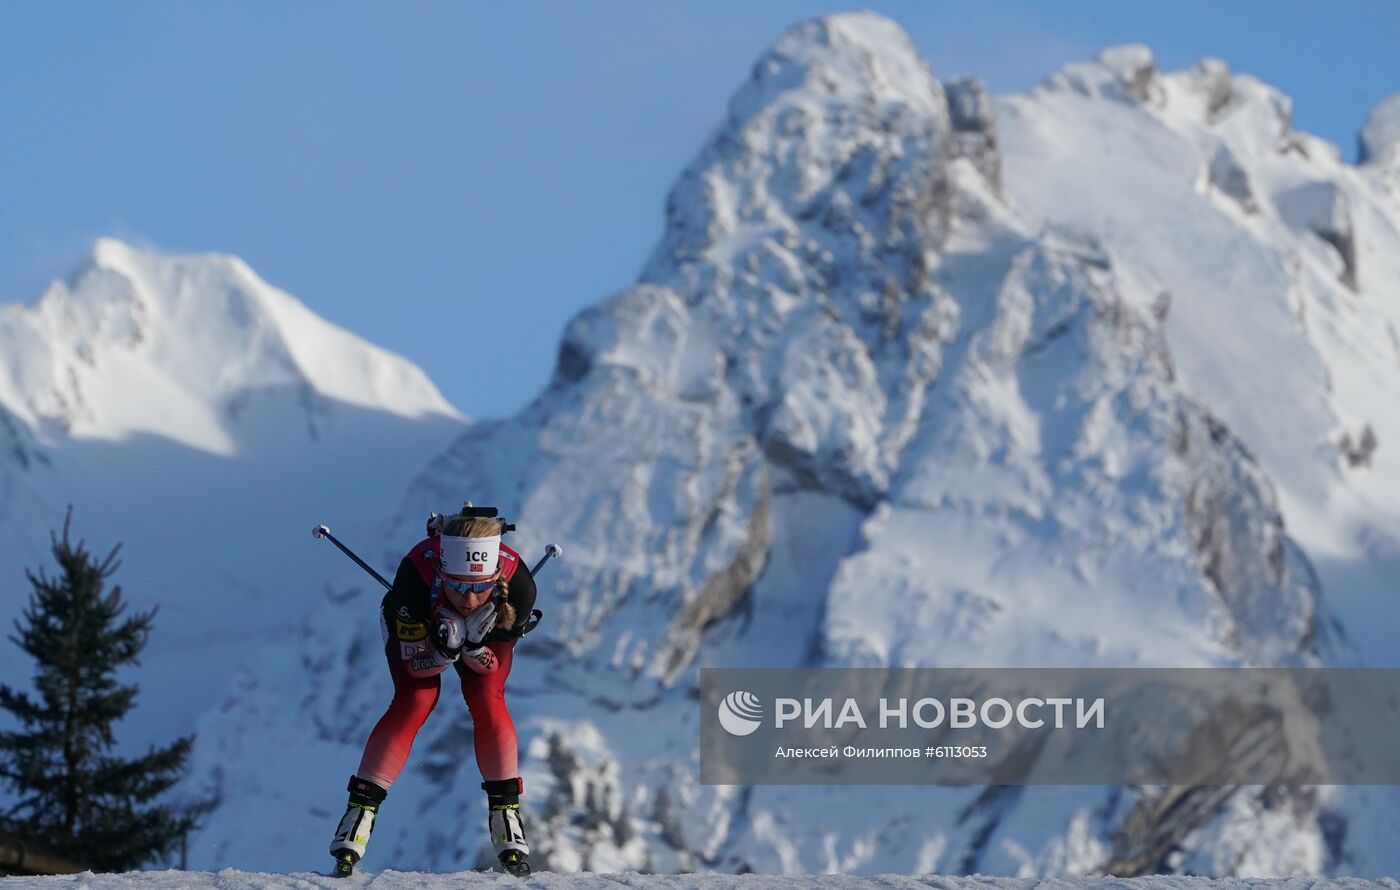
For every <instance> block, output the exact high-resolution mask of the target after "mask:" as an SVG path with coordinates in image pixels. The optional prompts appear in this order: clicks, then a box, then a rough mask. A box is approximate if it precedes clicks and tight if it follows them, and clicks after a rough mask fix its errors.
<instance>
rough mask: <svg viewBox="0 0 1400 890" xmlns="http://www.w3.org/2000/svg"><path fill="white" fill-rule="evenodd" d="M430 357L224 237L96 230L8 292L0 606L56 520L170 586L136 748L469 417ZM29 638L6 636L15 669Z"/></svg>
mask: <svg viewBox="0 0 1400 890" xmlns="http://www.w3.org/2000/svg"><path fill="white" fill-rule="evenodd" d="M462 423H463V420H462V418H461V417H460V415H458V413H457V412H456V411H455V410H454V409H453V408H452V407H451V406H450V405H448V404H447V403H446V402H445V401H443V399H442V397H441V395H440V394H439V393H438V392H437V389H436V388H435V387H434V386H433V385H432V383H431V382H430V381H429V380H428V378H427V376H426V375H425V374H424V373H423V372H422V370H420V369H418V368H416V367H414V366H413V365H411V364H410V363H408V362H406V361H404V360H403V359H402V358H399V357H397V356H393V355H390V354H389V353H386V352H384V351H383V350H381V349H379V348H377V347H374V346H372V345H370V344H368V343H365V342H364V341H363V340H360V339H359V338H357V337H355V336H353V335H351V334H349V333H347V332H346V331H343V330H340V329H338V328H336V327H334V326H333V325H331V324H329V323H328V322H326V321H325V320H323V319H320V318H318V317H317V316H315V315H314V314H312V313H311V312H309V311H308V310H307V309H306V308H305V307H304V306H302V305H301V304H300V303H298V302H297V301H296V300H295V299H294V298H293V297H291V296H290V295H288V294H286V293H284V292H282V291H280V290H277V289H276V288H274V287H272V286H270V285H268V284H267V283H266V282H264V281H262V280H261V279H259V278H258V277H257V276H256V275H255V274H254V273H253V272H252V270H250V269H249V268H248V266H247V265H246V264H244V263H243V262H242V261H240V260H238V259H236V258H233V257H227V256H163V255H158V254H154V253H150V252H145V251H141V250H137V249H135V248H132V247H130V246H128V245H125V244H123V243H120V242H118V241H114V240H110V239H104V240H101V241H98V242H97V243H96V244H95V246H94V247H93V250H92V252H91V255H90V256H89V258H88V259H87V261H86V262H85V263H83V264H82V266H81V267H80V268H78V269H77V270H76V271H75V272H74V274H73V275H72V276H71V277H70V278H69V280H67V281H64V282H55V283H54V284H52V285H51V286H50V287H49V288H48V290H47V291H45V293H44V294H43V296H42V297H40V298H39V299H38V300H37V301H36V302H35V303H34V304H33V305H30V306H6V307H3V308H0V491H3V493H4V495H5V496H4V497H3V499H0V540H3V542H4V544H3V546H0V579H4V582H3V588H2V589H3V590H4V595H3V597H2V598H0V622H3V623H4V624H5V625H7V626H8V625H9V623H10V621H11V620H12V619H14V618H17V617H18V616H19V613H20V611H21V609H22V608H23V606H24V604H25V603H26V602H27V599H28V590H29V587H28V585H27V583H26V582H25V581H24V575H23V571H24V569H25V568H30V569H35V568H39V567H41V566H48V565H49V564H50V562H51V558H50V557H49V554H48V545H49V534H50V532H51V531H52V530H54V529H58V528H61V527H62V524H63V520H64V515H65V511H66V508H67V506H68V505H70V504H71V505H73V506H74V519H73V529H74V533H75V535H76V536H78V537H82V538H85V539H86V540H87V541H88V542H89V543H90V545H91V547H92V549H93V550H95V551H97V552H99V554H105V553H106V552H107V550H109V549H110V548H111V547H112V546H114V545H115V544H117V543H118V542H121V543H122V544H123V549H122V554H121V558H122V566H121V568H120V570H119V572H118V574H117V576H116V578H115V581H116V582H117V583H119V584H121V585H122V586H123V588H124V590H125V591H126V594H127V597H128V599H129V601H130V602H131V603H132V606H133V607H134V608H149V607H151V606H153V605H159V607H160V610H161V611H160V615H159V617H158V618H157V620H156V625H155V633H154V636H153V638H152V641H151V643H150V645H149V647H148V649H147V651H146V653H145V654H144V656H143V659H142V670H141V672H140V674H139V675H135V676H137V677H138V679H139V681H140V683H141V687H142V694H141V696H140V697H139V698H138V700H137V710H136V711H135V712H134V714H133V717H132V719H131V725H130V728H129V729H127V731H126V732H125V733H123V734H122V736H123V739H124V740H125V741H126V742H127V743H129V744H130V745H131V746H133V747H139V746H142V745H144V744H145V743H146V742H150V741H158V740H163V739H168V738H169V737H170V735H171V734H173V733H175V732H188V731H190V730H191V729H193V728H194V723H195V719H196V717H197V716H198V715H199V714H200V713H202V712H203V711H205V710H207V709H208V708H210V707H212V706H213V705H214V704H216V703H217V702H218V701H219V700H220V699H221V698H222V697H223V695H224V693H225V690H226V689H227V688H228V687H229V684H230V682H231V680H232V678H233V677H234V676H236V675H237V674H238V672H239V671H240V670H241V669H243V668H245V667H246V666H249V665H254V664H256V663H258V662H260V661H262V660H264V659H266V657H267V650H279V649H294V648H296V647H297V646H299V645H300V643H299V641H298V640H297V638H296V635H295V633H294V632H293V628H292V626H291V625H290V624H289V622H288V620H287V616H288V615H292V614H295V615H299V614H301V613H302V612H303V611H304V610H305V608H306V604H307V603H309V602H312V601H314V596H315V593H316V592H317V591H319V590H321V589H322V586H323V583H324V578H325V576H326V570H327V568H328V567H329V566H332V565H335V562H336V561H337V560H340V559H342V557H340V556H339V554H334V555H333V554H331V553H330V552H329V547H328V546H327V545H325V544H324V543H323V544H316V543H315V542H313V541H312V539H311V537H310V534H309V532H310V530H311V528H312V526H313V525H315V524H317V523H319V522H326V523H328V524H329V525H330V526H331V527H332V528H333V529H334V530H336V531H337V532H339V533H341V534H342V535H344V536H345V538H346V539H347V540H348V541H350V542H353V543H356V544H359V545H361V546H367V547H368V548H369V552H371V553H372V552H373V549H372V545H373V543H374V542H373V539H372V538H370V537H369V535H368V529H369V528H370V527H372V525H373V519H374V517H376V516H377V515H380V514H382V512H383V511H384V510H385V509H387V505H390V504H392V503H394V502H395V501H397V499H398V498H399V496H400V494H401V492H402V489H403V486H404V485H405V484H406V482H407V480H408V479H409V478H410V476H411V475H412V474H413V473H414V472H416V468H417V467H419V466H421V465H422V464H423V463H425V462H426V461H427V460H428V459H429V458H430V457H431V456H432V455H433V454H434V453H436V452H437V451H438V450H440V449H441V448H443V447H444V446H445V445H446V444H447V443H448V442H449V441H451V439H452V438H453V437H454V436H455V435H456V434H457V432H458V431H459V430H460V429H461V427H462ZM23 659H24V656H23V654H22V653H20V652H19V651H18V650H17V649H15V648H14V647H11V646H4V647H0V669H3V673H4V675H5V676H6V678H7V682H10V683H11V684H12V685H13V684H15V683H17V682H20V681H22V680H23V679H24V678H25V677H27V675H28V673H29V665H28V664H27V663H26V662H25V661H24V660H23Z"/></svg>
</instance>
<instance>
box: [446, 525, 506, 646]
mask: <svg viewBox="0 0 1400 890" xmlns="http://www.w3.org/2000/svg"><path fill="white" fill-rule="evenodd" d="M463 507H464V509H465V505H463ZM505 526H506V523H505V520H504V519H495V518H487V517H485V516H468V515H466V514H463V513H454V514H452V515H451V516H446V517H443V520H442V533H443V534H444V535H449V536H451V537H454V538H489V537H491V536H493V535H499V534H501V533H503V532H504V531H505ZM496 583H497V584H498V585H500V588H501V601H500V602H499V603H497V604H496V626H497V627H500V628H512V627H514V626H515V607H514V606H512V605H511V604H510V584H509V583H507V582H506V579H505V578H499V579H497V581H496Z"/></svg>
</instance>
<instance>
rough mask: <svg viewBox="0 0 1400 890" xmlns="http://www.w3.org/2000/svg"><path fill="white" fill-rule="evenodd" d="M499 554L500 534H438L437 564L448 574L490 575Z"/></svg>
mask: <svg viewBox="0 0 1400 890" xmlns="http://www.w3.org/2000/svg"><path fill="white" fill-rule="evenodd" d="M500 555H501V536H500V535H492V536H491V537H488V538H457V537H453V536H452V535H438V565H440V566H441V567H442V570H443V572H445V573H446V574H449V575H490V574H492V573H493V572H495V571H496V560H497V559H498V558H499V557H500Z"/></svg>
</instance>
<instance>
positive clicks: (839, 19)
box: [730, 12, 943, 119]
mask: <svg viewBox="0 0 1400 890" xmlns="http://www.w3.org/2000/svg"><path fill="white" fill-rule="evenodd" d="M784 94H788V95H789V99H790V101H798V99H797V95H798V94H801V96H802V99H803V100H806V101H809V102H810V101H822V100H824V99H825V100H828V101H833V102H855V103H865V102H873V103H876V104H879V105H884V106H890V105H904V106H907V107H908V108H909V109H910V110H911V111H914V112H915V113H919V114H924V115H933V116H937V115H939V114H941V113H942V107H943V106H942V91H941V90H940V89H939V86H938V81H936V80H934V78H933V74H932V73H931V72H930V71H929V67H928V65H927V64H926V63H925V62H924V60H923V58H922V57H920V55H919V53H918V51H917V50H916V49H915V47H914V43H913V41H912V40H910V39H909V35H908V34H906V33H905V32H904V30H903V29H901V28H900V27H899V26H898V25H896V24H895V23H894V22H892V21H890V20H889V19H887V18H884V17H883V16H879V15H876V14H874V13H870V12H851V13H843V14H839V15H830V16H824V17H821V18H814V19H809V20H807V21H805V22H801V23H799V24H797V25H795V26H793V27H792V28H790V29H788V31H787V32H786V33H785V34H783V35H782V37H780V38H779V39H778V40H777V42H775V43H774V44H773V46H772V48H771V49H769V50H768V52H767V53H765V54H764V55H763V56H762V57H761V58H760V59H759V60H758V62H757V63H756V64H755V65H754V67H753V73H752V76H751V77H750V79H749V82H748V83H747V84H746V85H745V86H744V88H743V89H741V90H739V92H738V93H736V94H735V96H734V98H733V99H732V101H731V103H730V112H731V115H733V116H734V117H736V118H740V119H745V118H748V117H751V116H752V115H753V114H755V113H757V112H759V111H761V110H762V109H763V108H765V107H766V106H768V105H770V104H772V103H773V102H774V101H776V100H779V99H780V97H782V96H783V95H784Z"/></svg>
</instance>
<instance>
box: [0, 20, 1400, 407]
mask: <svg viewBox="0 0 1400 890" xmlns="http://www.w3.org/2000/svg"><path fill="white" fill-rule="evenodd" d="M865 7H866V8H871V9H875V10H877V11H879V12H882V13H884V14H886V15H889V16H890V17H891V18H893V19H895V20H896V21H898V22H899V23H900V24H902V25H903V26H904V27H905V29H906V30H907V31H909V33H910V34H911V36H912V37H913V38H914V41H915V42H916V44H917V45H918V46H919V48H920V50H921V51H922V52H923V53H924V55H925V57H926V58H927V59H928V60H929V61H930V64H931V65H932V67H933V69H934V72H935V73H936V74H937V75H939V76H940V77H947V76H951V75H954V74H965V73H971V74H977V75H979V76H981V77H983V78H984V79H985V80H986V81H987V82H988V83H989V85H990V86H991V87H992V89H993V90H994V91H996V92H1014V91H1021V90H1024V89H1026V88H1028V87H1030V86H1031V85H1033V84H1034V83H1035V82H1036V81H1038V80H1039V79H1040V78H1041V77H1043V76H1044V75H1045V74H1046V73H1048V72H1049V71H1051V70H1053V69H1054V68H1055V67H1057V66H1058V65H1059V64H1061V63H1063V62H1066V61H1070V60H1074V59H1079V58H1085V57H1089V56H1092V55H1093V54H1094V53H1095V52H1097V51H1098V50H1099V49H1101V48H1102V47H1104V46H1107V45H1111V44H1115V43H1123V42H1129V41H1140V42H1144V43H1147V44H1148V45H1149V46H1151V47H1152V48H1153V50H1154V51H1155V52H1156V54H1157V58H1158V63H1159V65H1160V66H1161V67H1163V68H1168V69H1172V68H1180V67H1184V66H1186V65H1189V64H1191V63H1192V62H1194V61H1195V60H1196V59H1199V58H1201V57H1202V56H1207V55H1210V56H1216V57H1219V58H1222V59H1224V60H1225V61H1227V62H1228V63H1229V64H1230V66H1231V68H1232V69H1233V70H1236V71H1244V72H1249V73H1251V74H1254V75H1255V76H1257V77H1260V78H1261V79H1263V80H1265V81H1267V82H1269V83H1272V84H1274V85H1275V86H1277V87H1279V88H1280V89H1282V90H1283V91H1284V92H1285V93H1287V94H1289V95H1290V96H1291V97H1292V98H1293V100H1294V125H1295V127H1297V128H1299V129H1303V130H1308V131H1310V132H1313V133H1316V134H1318V135H1320V136H1323V137H1325V138H1328V139H1330V140H1332V141H1334V142H1336V143H1338V144H1339V145H1340V146H1341V147H1342V149H1343V151H1344V153H1345V154H1346V155H1347V156H1348V157H1351V156H1353V155H1354V152H1355V133H1356V131H1357V129H1358V128H1359V127H1360V125H1361V123H1362V121H1363V120H1364V118H1365V115H1366V112H1367V111H1368V110H1369V108H1370V107H1371V106H1372V105H1373V104H1374V103H1375V102H1376V101H1377V100H1379V99H1380V98H1382V97H1383V96H1385V95H1388V94H1390V93H1393V92H1400V63H1397V62H1396V58H1397V57H1400V4H1397V3H1394V2H1391V0H1376V2H1369V3H1366V2H1354V3H1341V4H1337V5H1333V6H1330V7H1325V8H1324V7H1323V5H1322V4H1317V3H1303V2H1273V3H1263V2H1229V3H1225V2H1221V3H1205V2H1200V3H1197V2H1180V3H1164V2H1163V3H1146V2H1143V3H1123V2H1077V3H1060V2H990V0H982V2H941V3H933V2H928V3H869V4H865ZM847 8H851V7H849V6H844V5H839V4H828V3H806V2H792V0H770V2H766V3H762V4H753V3H738V2H674V3H661V2H633V0H609V2H606V3H603V2H599V3H588V4H585V3H566V2H553V3H531V2H523V3H510V4H505V3H501V4H496V5H487V4H477V3H412V4H406V3H395V4H385V3H366V2H348V3H321V2H298V3H282V2H275V3H274V2H258V0H254V2H247V0H243V2H238V3H233V2H213V0H210V2H201V3H175V2H169V3H156V2H144V0H143V2H135V0H133V2H126V3H102V4H98V3H76V2H72V3H44V4H41V3H37V2H33V3H18V2H12V3H5V4H0V303H5V302H23V303H27V302H31V301H32V300H33V299H35V298H36V297H37V296H38V294H39V293H40V291H41V290H42V288H43V286H44V284H45V283H46V282H47V281H48V280H49V279H51V278H53V277H61V276H63V275H65V274H66V273H67V271H68V270H69V269H70V268H71V267H72V265H73V264H74V263H75V262H76V261H77V260H78V259H79V258H80V257H81V256H82V254H83V253H84V252H85V250H86V249H87V246H88V245H89V244H90V243H91V241H92V239H93V238H95V237H98V236H100V235H115V236H117V237H121V238H124V239H127V240H129V241H132V242H134V243H137V244H141V245H145V246H151V247H157V248H159V249H162V250H168V251H179V252H183V251H221V252H228V253H235V254H238V255H240V256H242V257H243V258H244V259H246V260H247V261H248V262H249V263H250V264H251V265H252V266H253V268H254V269H256V270H257V271H258V272H259V273H260V274H261V275H262V276H263V277H264V278H266V279H268V280H269V281H271V282H272V283H273V284H276V285H278V286H279V287H282V288H284V289H285V290H288V291H290V292H291V293H293V294H295V295H296V296H298V297H299V298H301V299H302V300H303V301H305V302H306V303H307V304H308V305H309V306H310V307H311V308H312V309H314V310H315V311H317V312H319V313H320V314H322V315H323V316H325V317H326V318H328V319H330V320H331V321H333V322H335V323H337V324H339V325H341V326H343V327H346V328H349V329H350V330H353V331H355V332H356V333H358V334H360V335H362V336H364V337H366V338H367V339H369V340H371V341H373V342H375V343H378V344H380V345H382V346H385V347H386V348H389V349H392V350H394V351H396V352H399V353H401V354H403V355H405V356H407V357H409V358H410V359H412V360H413V361H415V362H417V363H418V364H420V365H422V366H423V367H424V368H425V369H426V370H427V371H428V372H429V374H431V375H432V377H433V379H434V380H435V381H436V382H437V383H438V385H439V387H440V388H441V389H442V390H443V392H444V394H445V395H446V396H447V397H448V399H449V400H450V401H452V402H453V403H454V404H456V405H457V406H458V408H460V409H461V410H463V411H464V412H466V413H468V414H470V415H472V416H478V417H480V416H492V415H502V414H507V413H510V412H512V411H514V410H515V409H516V408H518V407H519V406H521V405H522V404H524V403H525V402H526V401H527V400H528V399H530V398H531V397H532V396H533V395H534V394H535V393H536V392H538V391H539V389H540V387H541V386H542V385H543V384H544V383H545V382H546V381H547V379H548V376H549V374H550V371H551V369H552V367H553V363H554V356H555V350H556V346H557V343H558V337H559V334H560V332H561V331H562V329H563V326H564V324H565V322H567V320H568V319H569V318H570V317H571V316H572V315H573V314H574V313H575V312H576V311H578V310H579V309H580V308H582V307H583V306H586V305H588V304H590V303H592V302H595V301H597V300H599V299H600V298H602V297H604V296H606V295H607V294H609V293H611V292H613V291H616V290H620V289H622V288H624V287H626V286H627V285H629V284H630V283H631V282H632V281H633V280H634V279H635V277H636V275H637V272H638V271H639V269H640V268H641V265H642V262H643V260H644V259H645V257H646V255H647V254H648V253H649V252H650V250H651V248H652V245H653V244H654V243H655V241H656V240H657V238H658V237H659V235H660V231H661V220H662V207H663V204H664V200H665V195H666V191H667V189H668V188H669V187H670V184H671V182H672V180H673V179H674V178H675V176H676V174H677V173H679V171H680V170H681V168H682V167H683V166H684V165H685V164H686V163H687V162H688V161H689V160H690V158H691V157H692V156H693V155H694V154H695V152H696V151H697V150H698V149H699V147H700V145H701V143H702V141H703V140H704V139H705V137H706V135H707V134H708V133H709V132H710V130H711V128H712V127H713V126H714V125H715V124H716V123H717V122H718V121H719V120H720V118H721V116H722V114H723V109H724V106H725V102H726V100H727V98H728V96H729V95H730V93H731V92H733V90H734V89H735V88H737V87H738V86H739V84H741V83H742V82H743V80H744V79H745V77H746V75H747V72H748V69H749V67H750V65H751V64H752V62H753V60H754V59H755V58H756V57H757V56H758V55H759V53H761V52H762V51H763V49H764V48H765V47H766V46H768V45H769V44H770V43H771V42H772V41H773V39H774V38H776V36H777V35H778V34H779V33H781V32H782V30H783V29H784V28H786V27H787V26H788V25H790V24H792V23H793V22H796V21H798V20H800V19H803V18H806V17H808V16H811V15H816V14H820V13H824V12H831V11H838V10H842V9H847ZM483 330H485V331H488V332H490V333H489V334H488V335H487V336H485V337H482V336H480V335H475V336H474V335H473V334H472V332H479V331H483ZM473 361H479V362H482V363H484V364H487V365H490V366H491V367H494V368H498V369H499V370H500V385H499V387H498V389H497V390H496V391H495V392H494V393H493V394H490V395H489V396H486V397H484V398H483V399H482V400H480V401H479V402H475V403H470V404H469V403H467V402H466V401H465V400H466V398H467V395H466V394H467V392H468V388H467V387H466V386H465V385H463V384H462V383H461V382H460V378H461V375H462V374H463V369H464V367H465V366H466V364H467V363H469V362H473Z"/></svg>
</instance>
